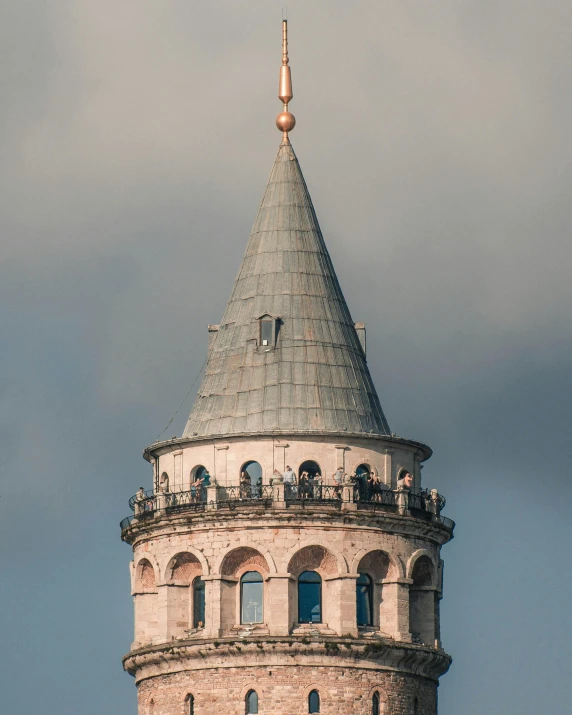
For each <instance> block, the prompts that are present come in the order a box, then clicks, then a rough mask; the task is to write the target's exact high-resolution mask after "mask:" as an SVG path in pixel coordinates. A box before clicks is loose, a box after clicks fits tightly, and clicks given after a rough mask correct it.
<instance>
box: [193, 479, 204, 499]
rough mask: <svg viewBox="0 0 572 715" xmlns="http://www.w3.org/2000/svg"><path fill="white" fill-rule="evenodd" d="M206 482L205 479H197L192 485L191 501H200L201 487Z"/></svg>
mask: <svg viewBox="0 0 572 715" xmlns="http://www.w3.org/2000/svg"><path fill="white" fill-rule="evenodd" d="M204 481H205V478H204V477H197V478H196V479H195V481H194V482H193V483H192V484H191V501H200V498H201V487H202V485H203V483H204Z"/></svg>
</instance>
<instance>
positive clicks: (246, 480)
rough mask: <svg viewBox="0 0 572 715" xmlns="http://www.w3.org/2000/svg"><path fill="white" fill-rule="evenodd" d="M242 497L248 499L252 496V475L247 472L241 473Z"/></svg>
mask: <svg viewBox="0 0 572 715" xmlns="http://www.w3.org/2000/svg"><path fill="white" fill-rule="evenodd" d="M239 492H240V497H239V498H240V499H248V497H249V496H250V477H249V475H248V474H247V473H246V472H241V474H240V490H239Z"/></svg>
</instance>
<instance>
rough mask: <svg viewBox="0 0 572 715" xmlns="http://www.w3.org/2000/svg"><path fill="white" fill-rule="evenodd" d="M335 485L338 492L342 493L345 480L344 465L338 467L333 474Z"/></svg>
mask: <svg viewBox="0 0 572 715" xmlns="http://www.w3.org/2000/svg"><path fill="white" fill-rule="evenodd" d="M333 480H334V486H335V488H336V494H339V495H340V497H341V495H342V484H343V481H344V470H343V468H342V467H338V468H337V469H336V471H335V472H334V474H333Z"/></svg>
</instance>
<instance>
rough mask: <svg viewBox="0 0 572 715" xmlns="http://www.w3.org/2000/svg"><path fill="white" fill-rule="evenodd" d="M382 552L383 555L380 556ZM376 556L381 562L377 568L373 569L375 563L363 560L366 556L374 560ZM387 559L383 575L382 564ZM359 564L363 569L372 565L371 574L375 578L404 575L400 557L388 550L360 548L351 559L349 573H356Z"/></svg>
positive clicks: (400, 576) (401, 576)
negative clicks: (372, 571)
mask: <svg viewBox="0 0 572 715" xmlns="http://www.w3.org/2000/svg"><path fill="white" fill-rule="evenodd" d="M382 554H383V557H382V556H381V555H382ZM376 556H377V557H379V558H380V561H381V563H380V564H379V565H378V568H377V569H375V566H376V564H375V563H374V564H369V563H367V561H366V562H365V563H364V564H362V562H364V560H366V559H367V557H371V559H372V560H373V561H374V562H375V559H376ZM386 561H387V568H386V570H385V575H383V566H382V564H383V563H385V562H386ZM360 566H362V568H363V569H364V570H367V567H368V566H369V567H373V568H374V573H372V576H374V578H375V579H376V580H381V579H385V578H391V579H394V578H403V577H404V569H403V564H402V563H401V559H400V558H399V557H398V556H395V554H391V553H389V552H388V551H385V550H383V549H367V548H364V549H360V550H359V551H358V552H357V554H356V555H355V556H354V558H353V561H352V567H351V573H358V571H359V570H360ZM377 571H379V575H378V574H377Z"/></svg>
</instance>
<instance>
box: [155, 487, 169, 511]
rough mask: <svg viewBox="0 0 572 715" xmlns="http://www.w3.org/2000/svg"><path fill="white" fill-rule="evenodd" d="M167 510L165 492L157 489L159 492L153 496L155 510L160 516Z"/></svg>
mask: <svg viewBox="0 0 572 715" xmlns="http://www.w3.org/2000/svg"><path fill="white" fill-rule="evenodd" d="M166 508H167V492H165V490H164V489H161V488H159V491H158V492H157V494H156V495H155V509H156V511H157V512H159V513H160V514H163V513H164V512H165V509H166Z"/></svg>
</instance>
